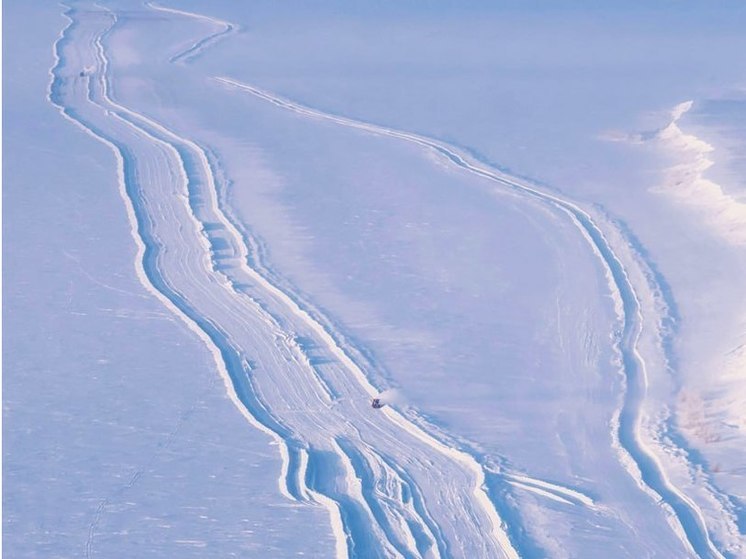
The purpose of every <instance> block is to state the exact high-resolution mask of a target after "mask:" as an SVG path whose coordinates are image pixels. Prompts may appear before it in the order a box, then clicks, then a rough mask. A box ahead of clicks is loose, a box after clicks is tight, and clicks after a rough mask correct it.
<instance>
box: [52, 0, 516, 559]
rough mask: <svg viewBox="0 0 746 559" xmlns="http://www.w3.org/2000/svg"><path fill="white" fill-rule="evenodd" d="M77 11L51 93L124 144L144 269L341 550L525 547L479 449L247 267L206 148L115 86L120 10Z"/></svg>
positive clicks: (394, 553)
mask: <svg viewBox="0 0 746 559" xmlns="http://www.w3.org/2000/svg"><path fill="white" fill-rule="evenodd" d="M68 16H69V17H70V19H71V23H70V25H69V26H68V27H67V29H66V30H65V32H64V34H63V36H62V37H61V39H60V41H59V42H58V44H57V57H58V62H57V65H56V67H55V68H54V70H53V73H54V82H53V84H52V89H51V92H50V98H51V100H52V101H53V102H54V103H55V104H56V105H57V106H58V107H60V109H61V110H62V111H63V113H64V114H65V115H66V116H67V117H68V118H69V119H71V120H73V121H75V122H76V123H77V124H78V125H79V126H81V127H82V128H84V129H85V130H86V131H88V132H89V133H90V134H91V135H93V136H94V137H96V138H98V139H99V140H100V141H102V142H104V143H106V144H107V145H108V146H109V147H110V148H111V149H112V150H113V151H114V153H115V155H116V157H117V160H118V161H119V173H120V183H121V188H122V193H123V196H124V198H125V201H126V203H127V204H128V207H129V211H130V218H131V221H132V228H133V232H134V233H135V234H136V240H137V242H138V243H139V245H140V252H141V257H142V267H141V269H140V273H141V279H142V280H143V282H144V283H145V284H146V285H147V286H149V288H150V289H151V291H153V293H154V294H156V296H158V297H160V298H161V299H162V300H163V301H164V303H165V304H166V305H167V306H169V307H170V308H171V309H172V310H173V311H174V312H176V313H178V314H179V315H180V316H181V317H182V318H183V319H184V320H185V321H186V322H187V323H188V324H189V325H190V327H191V328H193V329H194V330H195V331H198V332H200V333H201V335H202V337H203V338H204V339H205V341H206V342H207V343H208V344H209V345H210V346H211V348H212V351H213V353H214V354H215V356H216V362H217V363H218V366H219V368H220V369H221V371H222V373H223V375H224V380H225V382H226V386H227V387H228V390H229V391H231V392H232V394H233V397H234V400H235V401H236V403H237V404H238V405H239V406H240V407H241V408H242V409H243V410H244V413H245V415H246V416H247V418H248V419H249V420H250V421H252V422H253V423H254V424H256V425H257V426H258V427H260V428H261V429H263V430H265V431H266V432H267V433H269V434H270V435H271V436H273V437H274V438H275V439H276V441H277V443H278V444H279V446H280V447H281V449H282V453H283V457H284V467H283V472H282V475H281V478H280V481H279V484H280V490H281V491H282V492H283V493H285V494H286V495H287V496H288V497H289V498H292V499H295V500H298V501H302V502H306V503H314V504H316V505H319V506H323V507H325V508H326V509H327V510H328V512H329V515H330V518H331V522H332V526H333V529H334V531H335V535H336V538H337V549H336V555H337V556H338V557H347V556H362V555H363V554H364V556H366V557H374V556H380V557H445V556H453V557H517V553H516V551H515V550H514V549H513V547H512V545H511V543H510V541H509V539H508V537H507V536H506V534H505V531H504V526H503V524H502V521H501V519H500V518H499V516H498V513H497V511H496V510H495V506H494V505H493V503H492V501H491V500H490V499H489V498H488V496H487V494H486V491H485V489H484V487H483V482H484V472H483V470H482V468H481V466H480V465H479V464H478V463H477V462H476V461H475V460H474V458H473V457H472V456H470V455H468V454H466V453H464V452H462V451H460V450H458V449H455V448H451V447H449V446H448V445H447V444H446V443H444V442H442V441H440V440H437V439H436V438H434V437H433V436H431V435H429V434H428V433H426V432H424V431H423V430H422V429H421V428H419V427H418V426H417V425H415V424H413V423H411V422H410V421H409V420H407V419H406V418H405V417H403V416H402V415H400V414H399V413H398V412H397V411H395V410H394V409H391V408H384V409H382V410H374V409H372V408H371V406H370V398H371V396H373V395H374V394H375V390H374V388H373V387H372V386H371V385H370V384H369V383H368V382H367V381H366V377H365V375H364V373H363V371H361V370H360V369H359V367H358V366H357V365H356V364H355V363H354V362H353V361H352V360H351V359H350V358H349V357H348V356H347V355H346V354H345V353H344V352H343V351H342V350H341V349H340V348H339V347H338V345H337V344H336V343H335V341H334V340H333V338H332V337H331V336H330V335H329V334H328V333H327V332H326V331H325V330H324V329H323V327H321V326H320V325H319V324H318V323H317V322H315V321H314V320H313V319H312V318H311V317H310V316H309V315H308V314H307V313H306V312H304V311H303V310H302V309H301V308H299V307H298V306H297V305H296V304H295V303H294V302H293V301H292V300H291V299H290V298H289V297H288V296H286V295H285V294H284V293H283V292H281V291H280V290H278V289H276V288H275V287H274V286H273V285H271V284H270V283H269V282H268V281H267V280H265V279H264V278H263V277H262V276H260V275H259V274H257V273H256V272H255V271H254V270H253V269H251V268H250V267H249V266H248V264H247V261H248V260H247V249H246V247H245V245H244V242H243V240H242V238H241V236H240V234H239V233H238V231H237V230H236V229H235V228H234V227H233V226H232V224H231V223H230V222H229V221H228V220H227V219H226V218H225V216H224V215H223V214H222V213H221V211H220V209H219V207H218V204H217V199H216V193H215V185H214V184H213V180H214V179H213V175H212V170H211V168H210V164H209V161H208V158H207V156H206V154H205V153H204V152H203V151H202V150H201V149H200V148H199V147H198V146H197V145H196V144H194V143H192V142H191V141H190V140H188V139H186V138H181V137H179V136H177V135H175V134H174V133H172V132H171V131H169V130H168V129H166V128H164V127H163V126H161V125H160V124H158V123H156V122H153V121H151V120H149V119H148V118H146V117H145V116H143V115H140V114H138V113H136V112H133V111H131V110H128V109H127V108H125V107H123V106H120V105H118V104H117V103H115V102H114V101H113V100H112V99H111V98H110V96H109V92H108V90H109V87H110V86H111V84H110V83H109V75H108V73H107V53H106V49H105V47H104V42H103V38H104V37H105V35H106V33H107V32H108V30H110V29H111V28H112V26H113V25H115V24H116V17H115V16H114V15H113V14H111V13H110V12H107V11H103V10H100V9H98V8H90V9H86V10H83V9H72V10H70V11H69V12H68Z"/></svg>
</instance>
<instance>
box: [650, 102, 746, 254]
mask: <svg viewBox="0 0 746 559" xmlns="http://www.w3.org/2000/svg"><path fill="white" fill-rule="evenodd" d="M693 105H694V102H693V101H686V102H684V103H680V104H678V105H676V107H674V109H673V110H672V111H671V117H672V120H671V123H670V124H669V125H668V126H666V127H665V128H663V129H661V130H659V131H658V132H657V133H656V134H655V135H654V136H653V137H652V140H653V141H654V142H656V143H657V144H659V145H660V146H661V147H662V148H663V149H665V150H666V151H668V152H670V153H671V154H672V155H673V156H674V157H675V158H676V159H678V160H680V162H678V163H676V164H674V165H673V166H672V167H670V168H669V169H668V170H667V171H666V173H665V175H664V179H663V184H661V185H660V186H658V187H657V188H655V189H654V190H655V191H656V192H660V193H663V194H666V195H668V196H671V197H673V198H674V199H675V200H676V201H677V202H679V203H681V204H685V205H687V206H689V207H690V208H691V209H692V210H693V211H694V212H696V213H697V214H698V215H699V216H700V217H701V219H702V220H703V221H704V222H705V223H706V224H707V225H708V226H710V227H711V228H712V229H713V230H714V231H716V232H717V234H718V235H720V236H721V237H722V238H724V239H725V240H726V241H728V242H729V243H732V244H734V245H739V246H746V203H743V202H740V201H739V200H737V199H736V198H734V197H733V196H731V195H729V194H728V193H727V192H725V191H724V189H723V187H722V186H721V185H719V184H717V183H715V182H714V181H712V180H710V179H708V178H706V176H705V172H706V171H707V169H709V168H710V167H712V165H714V163H715V162H714V160H713V159H711V158H710V154H712V153H713V152H714V151H715V148H714V147H713V146H712V145H710V144H708V143H707V142H705V141H704V140H702V139H700V138H698V137H697V136H694V135H692V134H687V133H685V132H684V131H683V130H682V129H681V128H680V127H679V124H678V123H679V120H680V119H681V117H682V116H684V114H686V113H687V112H688V111H689V110H690V109H691V108H692V106H693Z"/></svg>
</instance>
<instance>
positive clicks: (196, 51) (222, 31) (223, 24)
mask: <svg viewBox="0 0 746 559" xmlns="http://www.w3.org/2000/svg"><path fill="white" fill-rule="evenodd" d="M145 5H146V6H147V7H149V8H151V9H153V10H158V11H161V12H165V13H168V14H176V15H179V16H183V17H189V18H193V19H197V20H199V21H203V22H206V23H208V24H210V25H213V26H217V27H218V28H219V31H216V32H215V33H213V34H211V35H208V36H206V37H203V38H202V39H200V40H199V41H197V42H195V43H194V44H193V45H192V46H191V47H189V48H187V49H185V50H183V51H181V52H179V53H177V54H175V55H173V56H172V57H171V58H169V59H168V61H169V62H174V63H182V64H186V63H188V62H191V61H193V60H194V59H195V58H197V57H198V56H200V55H201V54H202V53H203V52H204V51H205V50H206V49H208V48H209V47H211V46H213V45H215V44H216V43H217V42H218V41H220V40H221V39H223V38H225V37H226V36H227V35H230V34H231V33H233V32H234V31H235V29H236V27H235V26H234V25H233V24H232V23H229V22H227V21H223V20H222V19H217V18H214V17H209V16H205V15H202V14H195V13H192V12H187V11H184V10H177V9H175V8H167V7H165V6H159V5H158V4H156V3H155V2H146V3H145Z"/></svg>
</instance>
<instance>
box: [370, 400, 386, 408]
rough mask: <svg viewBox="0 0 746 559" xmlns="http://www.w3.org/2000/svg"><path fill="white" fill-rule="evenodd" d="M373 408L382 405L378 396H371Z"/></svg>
mask: <svg viewBox="0 0 746 559" xmlns="http://www.w3.org/2000/svg"><path fill="white" fill-rule="evenodd" d="M370 405H371V406H372V407H374V408H375V409H380V408H382V407H383V403H382V402H381V399H380V398H373V402H371V404H370Z"/></svg>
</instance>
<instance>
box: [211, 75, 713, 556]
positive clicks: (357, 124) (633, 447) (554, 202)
mask: <svg viewBox="0 0 746 559" xmlns="http://www.w3.org/2000/svg"><path fill="white" fill-rule="evenodd" d="M215 79H216V80H217V81H218V82H219V83H222V84H224V85H225V86H227V87H231V88H235V89H238V90H241V91H244V92H247V93H249V94H251V95H253V96H254V97H257V98H259V99H262V100H264V101H267V102H269V103H272V104H273V105H275V106H277V107H279V108H281V109H284V110H289V111H292V112H294V113H296V114H299V115H301V116H303V117H306V118H311V119H315V120H324V121H328V122H334V123H336V124H339V125H341V126H345V127H349V128H352V129H356V130H359V131H361V132H365V133H369V134H374V135H378V136H387V137H391V138H396V139H399V140H403V141H407V142H411V143H414V144H416V145H419V146H421V147H422V148H424V149H426V150H428V151H432V152H435V153H437V154H439V155H440V156H442V157H443V158H445V160H446V161H447V162H448V163H450V164H452V165H454V166H456V167H459V168H461V169H463V170H465V171H467V172H470V173H473V174H475V175H477V176H480V177H483V178H485V179H487V180H490V181H492V182H495V183H497V184H499V185H500V187H502V188H505V187H507V188H509V189H511V190H513V191H515V192H517V193H519V194H522V195H526V196H529V197H531V198H534V199H537V200H539V201H542V202H544V203H546V204H549V205H550V206H551V207H553V208H554V209H555V210H557V211H560V212H561V213H564V214H565V215H566V216H567V217H568V218H569V219H571V221H572V222H573V223H574V224H575V225H576V227H577V228H578V229H579V231H580V232H581V234H582V235H583V236H584V238H585V239H586V240H587V241H588V243H589V245H590V247H591V249H592V250H593V251H594V253H595V254H596V255H597V256H598V258H599V260H600V264H601V265H602V266H603V269H604V270H605V273H606V275H607V279H608V281H609V288H610V291H611V293H612V295H613V296H614V298H615V300H616V302H617V312H618V315H619V323H620V331H619V332H618V333H617V347H618V351H619V353H620V358H621V373H622V374H623V378H624V380H625V391H624V395H623V401H622V405H621V408H620V410H619V412H618V416H617V417H618V419H617V426H616V427H615V429H614V433H613V438H614V440H615V441H616V444H617V445H618V450H619V452H620V455H621V456H620V458H621V460H622V462H623V463H624V465H625V467H627V469H628V471H630V474H631V475H633V476H634V477H635V478H636V479H637V480H638V483H639V484H640V485H641V488H642V489H644V490H645V491H646V492H649V493H650V494H651V495H652V496H654V498H655V499H656V500H659V501H660V503H661V505H662V506H663V507H664V509H665V510H667V511H668V513H669V514H671V515H672V520H673V521H674V525H673V527H674V529H675V531H676V532H677V534H678V535H679V536H680V537H681V539H682V542H683V543H684V545H685V546H686V547H687V548H689V549H690V550H691V551H693V552H694V553H696V554H697V556H699V557H701V558H710V557H714V558H722V557H723V555H722V554H721V552H720V551H719V550H718V549H717V547H716V546H715V545H714V544H713V542H712V541H711V539H710V535H709V533H708V530H707V527H706V523H705V520H704V515H703V514H702V512H701V510H700V509H699V507H698V506H697V504H696V503H695V502H694V501H693V500H691V499H690V498H689V497H687V496H686V495H685V494H684V493H683V492H682V491H680V490H679V489H678V488H677V487H676V486H674V485H673V483H672V482H671V481H670V480H669V478H668V477H667V475H666V472H665V469H664V467H663V465H662V463H661V462H660V460H659V459H658V458H657V456H656V455H655V453H654V452H653V451H652V449H651V448H650V447H649V445H648V443H646V442H645V440H644V439H643V437H642V436H641V423H642V414H643V411H642V410H643V405H644V403H645V399H646V392H647V385H648V372H647V368H646V362H645V360H644V359H643V357H642V355H641V353H640V350H639V341H640V338H641V335H642V330H643V323H644V320H643V315H642V303H641V301H640V298H639V296H638V293H637V290H636V288H635V286H634V284H633V282H632V280H631V279H630V273H629V271H628V269H627V268H626V267H625V265H624V264H623V262H622V259H621V258H620V257H619V256H618V254H617V252H616V251H615V249H614V248H613V246H612V244H611V242H610V241H609V239H608V238H607V236H606V235H605V234H604V232H603V230H602V227H601V225H599V221H597V219H599V218H596V219H594V217H592V216H591V214H590V213H589V212H587V211H586V210H584V209H582V208H581V207H580V206H579V205H577V204H576V203H574V202H572V201H570V200H567V199H564V198H561V197H560V196H558V195H555V194H552V193H550V192H545V191H543V190H541V189H540V188H539V187H536V186H534V185H531V184H530V183H528V182H526V181H523V180H520V179H517V178H515V177H512V176H510V175H508V174H506V173H504V172H501V171H499V170H497V169H493V168H491V167H490V166H487V165H484V164H482V163H480V162H478V161H476V160H475V159H474V158H473V157H471V156H470V155H468V154H466V153H463V152H461V151H460V150H458V149H457V148H454V147H452V146H450V145H448V144H446V143H443V142H440V141H437V140H434V139H431V138H427V137H425V136H421V135H418V134H413V133H409V132H404V131H400V130H395V129H391V128H387V127H383V126H379V125H375V124H371V123H367V122H363V121H359V120H355V119H351V118H347V117H342V116H338V115H334V114H329V113H325V112H322V111H319V110H316V109H313V108H310V107H307V106H304V105H301V104H299V103H295V102H293V101H289V100H287V99H284V98H282V97H280V96H277V95H275V94H272V93H270V92H267V91H265V90H262V89H260V88H257V87H255V86H253V85H251V84H246V83H242V82H239V81H236V80H233V79H231V78H227V77H216V78H215ZM604 225H605V226H606V227H607V228H611V227H612V224H610V223H608V222H607V223H605V224H604ZM624 248H625V249H627V250H630V248H631V247H629V246H627V247H624ZM642 288H643V289H644V286H643V287H642ZM653 327H654V326H653Z"/></svg>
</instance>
